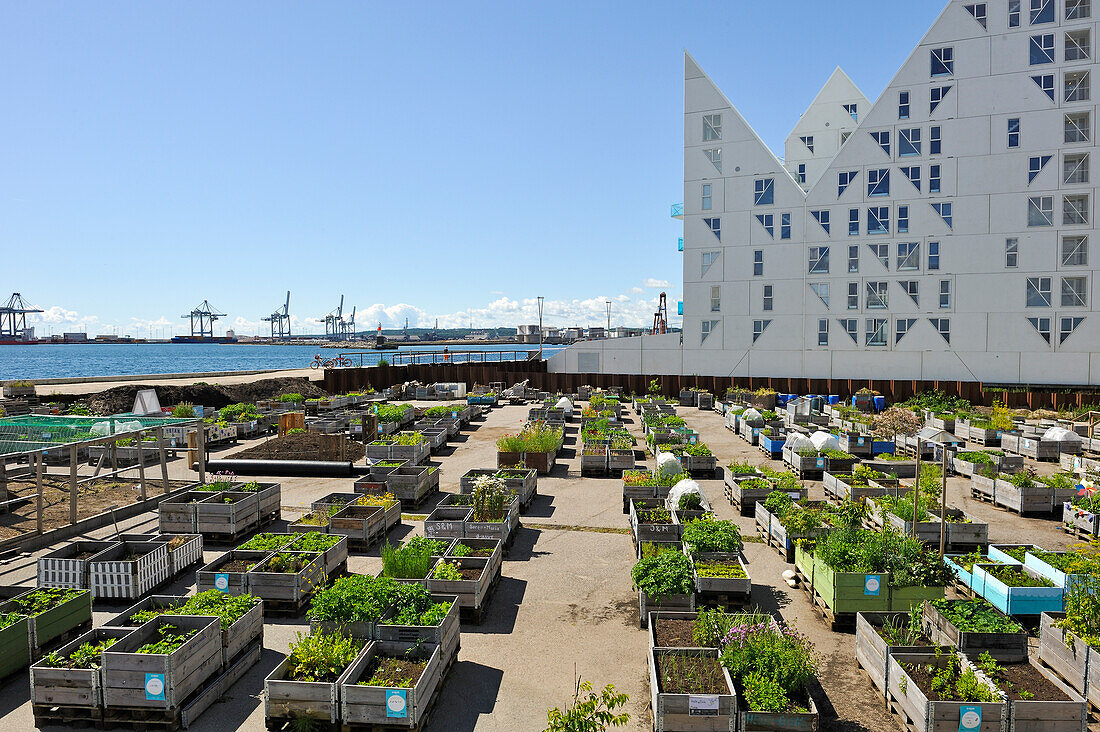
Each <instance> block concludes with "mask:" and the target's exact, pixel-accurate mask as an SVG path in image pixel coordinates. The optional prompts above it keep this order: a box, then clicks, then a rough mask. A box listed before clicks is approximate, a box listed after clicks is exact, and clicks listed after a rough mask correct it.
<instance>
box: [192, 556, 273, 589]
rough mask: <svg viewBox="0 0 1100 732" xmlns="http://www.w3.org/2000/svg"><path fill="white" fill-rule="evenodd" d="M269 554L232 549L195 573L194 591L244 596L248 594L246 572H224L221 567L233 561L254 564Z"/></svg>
mask: <svg viewBox="0 0 1100 732" xmlns="http://www.w3.org/2000/svg"><path fill="white" fill-rule="evenodd" d="M270 554H271V553H270V552H261V551H255V550H253V549H232V550H230V551H227V552H225V553H224V554H222V555H221V556H219V557H218V558H216V559H215V560H214V561H212V562H210V563H209V564H207V565H206V566H204V567H203V568H202V569H200V570H198V571H197V572H195V591H196V592H206V591H207V590H217V591H219V592H224V593H226V594H229V595H245V594H248V592H249V584H248V580H249V577H248V572H247V571H245V572H226V571H224V570H222V569H221V567H222V565H224V564H226V563H227V562H231V561H234V560H238V559H239V560H241V561H245V562H250V563H255V562H259V561H261V560H263V559H265V558H266V557H268V556H270Z"/></svg>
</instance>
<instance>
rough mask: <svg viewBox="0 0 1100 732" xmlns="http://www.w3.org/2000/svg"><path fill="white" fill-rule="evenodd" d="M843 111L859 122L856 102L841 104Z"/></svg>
mask: <svg viewBox="0 0 1100 732" xmlns="http://www.w3.org/2000/svg"><path fill="white" fill-rule="evenodd" d="M841 106H843V107H844V111H845V112H847V113H848V114H850V115H852V119H853V120H855V121H856V122H859V105H858V104H843V105H841Z"/></svg>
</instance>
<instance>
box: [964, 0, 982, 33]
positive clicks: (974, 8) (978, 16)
mask: <svg viewBox="0 0 1100 732" xmlns="http://www.w3.org/2000/svg"><path fill="white" fill-rule="evenodd" d="M963 7H964V8H966V12H968V13H970V14H971V15H972V16H974V20H976V21H978V25H980V26H981V27H982V28H986V29H987V30H988V28H987V26H986V17H985V3H974V4H972V5H963Z"/></svg>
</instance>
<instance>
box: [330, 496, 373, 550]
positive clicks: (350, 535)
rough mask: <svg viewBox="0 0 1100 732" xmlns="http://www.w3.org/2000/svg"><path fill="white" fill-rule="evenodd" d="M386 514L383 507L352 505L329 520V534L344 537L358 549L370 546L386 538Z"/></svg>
mask: <svg viewBox="0 0 1100 732" xmlns="http://www.w3.org/2000/svg"><path fill="white" fill-rule="evenodd" d="M385 513H386V512H385V510H384V509H383V508H382V507H381V506H359V505H356V504H354V503H353V504H350V505H348V506H345V507H344V508H342V509H340V511H338V512H337V513H336V514H334V515H333V516H332V518H330V519H329V525H328V533H330V534H339V535H341V536H344V537H346V538H347V541H348V543H349V544H353V545H355V546H357V547H358V546H368V545H370V544H372V543H374V541H375V540H377V539H379V538H381V537H383V536H385V534H386V528H387V527H386V521H385Z"/></svg>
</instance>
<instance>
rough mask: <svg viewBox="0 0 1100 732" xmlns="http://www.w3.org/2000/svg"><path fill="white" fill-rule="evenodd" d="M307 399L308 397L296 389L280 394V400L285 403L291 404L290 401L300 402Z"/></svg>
mask: <svg viewBox="0 0 1100 732" xmlns="http://www.w3.org/2000/svg"><path fill="white" fill-rule="evenodd" d="M305 400H306V398H305V397H304V396H302V395H301V394H299V393H298V392H295V391H291V392H287V393H286V394H280V395H279V401H280V402H282V403H283V404H289V403H295V404H298V403H301V402H304V401H305Z"/></svg>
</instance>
